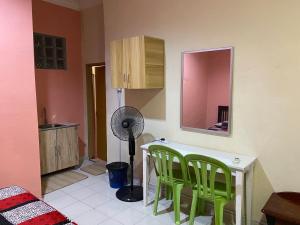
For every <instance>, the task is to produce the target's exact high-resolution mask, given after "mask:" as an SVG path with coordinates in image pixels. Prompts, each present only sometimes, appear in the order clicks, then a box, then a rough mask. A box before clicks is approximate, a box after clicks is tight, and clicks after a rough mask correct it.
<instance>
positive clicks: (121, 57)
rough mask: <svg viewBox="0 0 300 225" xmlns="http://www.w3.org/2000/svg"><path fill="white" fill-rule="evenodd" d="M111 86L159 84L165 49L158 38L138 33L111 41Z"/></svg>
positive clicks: (146, 86)
mask: <svg viewBox="0 0 300 225" xmlns="http://www.w3.org/2000/svg"><path fill="white" fill-rule="evenodd" d="M110 50H111V51H110V55H111V72H112V86H113V88H128V89H148V88H163V87H164V74H165V50H164V41H163V40H162V39H158V38H153V37H147V36H138V37H132V38H127V39H123V40H117V41H112V42H111V46H110Z"/></svg>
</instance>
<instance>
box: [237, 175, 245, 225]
mask: <svg viewBox="0 0 300 225" xmlns="http://www.w3.org/2000/svg"><path fill="white" fill-rule="evenodd" d="M235 192H236V193H235V224H236V225H242V224H243V219H242V212H243V198H244V173H243V172H240V171H236V176H235Z"/></svg>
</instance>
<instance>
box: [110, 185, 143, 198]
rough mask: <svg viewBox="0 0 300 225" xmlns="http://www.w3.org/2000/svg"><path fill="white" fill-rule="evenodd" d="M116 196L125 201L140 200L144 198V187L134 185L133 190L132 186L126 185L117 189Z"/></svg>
mask: <svg viewBox="0 0 300 225" xmlns="http://www.w3.org/2000/svg"><path fill="white" fill-rule="evenodd" d="M116 196H117V198H118V199H119V200H121V201H123V202H138V201H141V200H143V187H141V186H136V185H134V186H133V190H132V191H131V187H130V186H125V187H122V188H120V189H119V190H118V191H117V193H116Z"/></svg>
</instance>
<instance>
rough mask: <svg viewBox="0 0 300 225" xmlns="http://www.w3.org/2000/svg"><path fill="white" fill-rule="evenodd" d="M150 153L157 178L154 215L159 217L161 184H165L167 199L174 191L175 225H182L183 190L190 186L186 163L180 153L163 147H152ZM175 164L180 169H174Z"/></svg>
mask: <svg viewBox="0 0 300 225" xmlns="http://www.w3.org/2000/svg"><path fill="white" fill-rule="evenodd" d="M149 152H150V155H151V158H152V159H153V161H154V167H155V171H156V176H157V184H156V192H155V197H154V206H153V214H154V215H155V216H156V215H157V205H158V201H159V197H160V196H159V194H160V188H161V184H164V185H166V187H167V197H168V196H169V197H170V190H172V192H171V193H172V194H173V206H174V212H175V223H176V224H180V195H181V190H182V188H183V187H184V186H186V185H189V182H188V181H189V179H188V173H187V165H186V161H185V159H184V157H183V156H182V155H181V154H180V153H179V152H177V151H175V150H174V149H171V148H168V147H165V146H161V145H151V146H150V147H149ZM175 164H177V165H179V169H174V165H175ZM178 172H180V173H178Z"/></svg>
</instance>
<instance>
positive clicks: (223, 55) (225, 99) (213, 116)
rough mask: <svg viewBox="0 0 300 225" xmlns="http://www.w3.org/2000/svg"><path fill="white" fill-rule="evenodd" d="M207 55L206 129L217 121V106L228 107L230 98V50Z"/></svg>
mask: <svg viewBox="0 0 300 225" xmlns="http://www.w3.org/2000/svg"><path fill="white" fill-rule="evenodd" d="M208 55H209V56H208V58H207V65H208V68H209V73H208V74H209V75H208V82H207V98H208V99H209V100H208V101H207V113H206V128H209V127H211V126H213V125H214V124H215V123H216V122H217V121H218V106H219V105H229V97H230V50H229V49H228V50H222V51H217V52H216V51H212V52H209V53H208ZM216 65H217V66H216Z"/></svg>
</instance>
